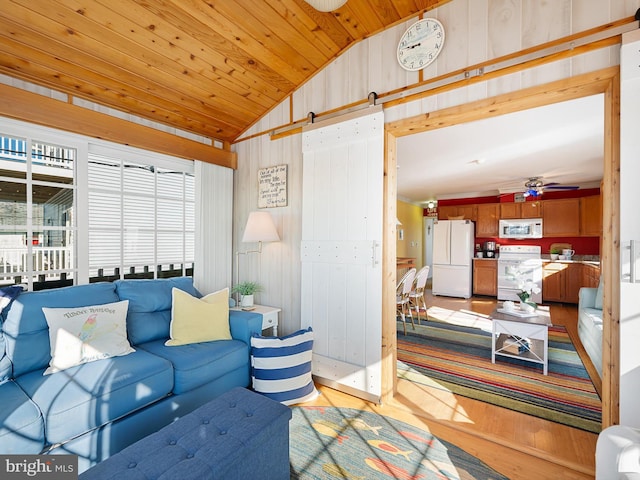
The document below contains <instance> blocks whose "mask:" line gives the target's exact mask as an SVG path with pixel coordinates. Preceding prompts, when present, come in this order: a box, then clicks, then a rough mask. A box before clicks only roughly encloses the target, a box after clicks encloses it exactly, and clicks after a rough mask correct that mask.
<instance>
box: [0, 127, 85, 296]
mask: <svg viewBox="0 0 640 480" xmlns="http://www.w3.org/2000/svg"><path fill="white" fill-rule="evenodd" d="M75 164H76V149H75V148H72V147H67V146H61V145H54V144H51V143H46V142H42V141H38V140H34V139H27V138H18V137H14V136H10V135H4V136H0V282H1V283H2V284H4V285H6V284H22V285H24V286H25V287H26V288H27V289H30V290H31V289H33V290H38V289H41V288H45V286H46V285H52V286H61V285H70V284H72V283H73V279H74V278H75V275H76V273H77V272H76V267H75V256H76V254H75V241H74V240H75V234H76V225H75V211H74V203H75V202H74V196H75V188H74V177H75V175H74V172H75Z"/></svg>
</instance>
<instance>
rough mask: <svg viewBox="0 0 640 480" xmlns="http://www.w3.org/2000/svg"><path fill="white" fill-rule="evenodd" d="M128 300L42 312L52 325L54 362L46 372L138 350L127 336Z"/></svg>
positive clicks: (47, 309)
mask: <svg viewBox="0 0 640 480" xmlns="http://www.w3.org/2000/svg"><path fill="white" fill-rule="evenodd" d="M128 308H129V300H123V301H121V302H115V303H106V304H104V305H93V306H88V307H76V308H49V307H43V308H42V311H43V312H44V316H45V318H46V320H47V324H48V325H49V343H50V345H51V361H50V362H49V368H47V369H46V370H45V371H44V375H49V374H51V373H55V372H59V371H60V370H65V369H67V368H71V367H75V366H77V365H82V364H84V363H88V362H95V361H96V360H102V359H104V358H111V357H118V356H122V355H128V354H129V353H131V352H135V350H134V349H133V348H131V345H130V344H129V340H128V339H127V309H128Z"/></svg>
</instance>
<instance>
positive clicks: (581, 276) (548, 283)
mask: <svg viewBox="0 0 640 480" xmlns="http://www.w3.org/2000/svg"><path fill="white" fill-rule="evenodd" d="M599 280H600V267H599V266H597V265H590V264H582V263H580V262H574V263H570V262H548V263H544V264H543V274H542V300H543V301H545V302H563V303H578V292H579V291H580V288H582V287H591V286H594V283H595V286H596V287H597V286H598V282H599Z"/></svg>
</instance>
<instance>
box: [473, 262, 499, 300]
mask: <svg viewBox="0 0 640 480" xmlns="http://www.w3.org/2000/svg"><path fill="white" fill-rule="evenodd" d="M473 294H474V295H491V296H493V297H496V296H497V295H498V262H497V261H496V260H493V259H482V258H475V259H474V260H473Z"/></svg>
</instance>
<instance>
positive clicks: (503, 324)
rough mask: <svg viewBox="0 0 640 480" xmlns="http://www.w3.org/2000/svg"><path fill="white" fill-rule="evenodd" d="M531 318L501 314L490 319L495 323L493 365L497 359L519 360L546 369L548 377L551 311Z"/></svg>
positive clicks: (492, 345) (492, 341)
mask: <svg viewBox="0 0 640 480" xmlns="http://www.w3.org/2000/svg"><path fill="white" fill-rule="evenodd" d="M543 308H544V307H541V308H540V310H541V311H539V312H538V313H539V314H538V315H536V316H533V317H528V318H518V317H515V316H512V315H509V314H505V313H500V312H498V311H497V310H496V311H493V312H492V313H491V315H490V318H491V320H492V322H491V323H492V326H493V328H492V330H493V335H492V340H491V362H492V363H496V355H503V356H505V357H511V358H519V359H521V360H526V361H528V362H533V363H539V364H541V365H542V373H543V374H544V375H547V370H548V366H549V327H550V326H551V320H550V318H549V313H548V310H547V311H542V310H543Z"/></svg>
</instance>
